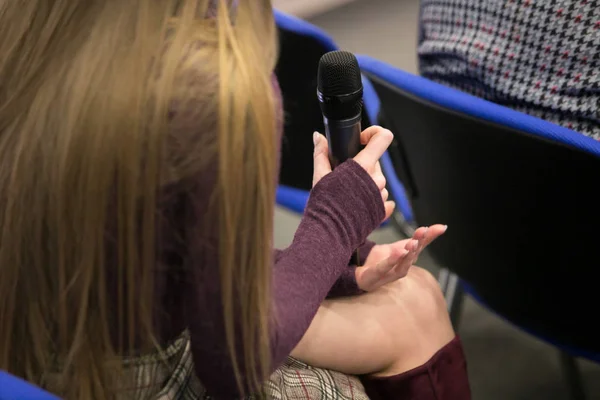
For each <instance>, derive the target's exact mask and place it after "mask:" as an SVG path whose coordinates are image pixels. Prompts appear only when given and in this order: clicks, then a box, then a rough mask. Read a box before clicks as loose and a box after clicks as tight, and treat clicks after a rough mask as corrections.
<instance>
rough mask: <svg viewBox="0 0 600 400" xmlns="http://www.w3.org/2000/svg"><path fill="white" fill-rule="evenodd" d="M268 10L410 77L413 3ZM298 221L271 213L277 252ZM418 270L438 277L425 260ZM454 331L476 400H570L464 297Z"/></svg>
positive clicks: (349, 2) (380, 235)
mask: <svg viewBox="0 0 600 400" xmlns="http://www.w3.org/2000/svg"><path fill="white" fill-rule="evenodd" d="M274 5H275V7H276V8H278V9H279V10H281V11H284V12H287V13H290V14H293V15H296V16H298V17H301V18H304V19H306V20H308V21H310V22H311V23H313V24H315V25H317V26H319V27H321V28H322V29H324V30H325V31H326V32H328V33H329V34H330V35H331V36H332V37H333V38H334V39H335V41H336V42H337V43H338V44H339V45H340V47H341V48H342V49H344V50H348V51H352V52H354V53H358V54H366V55H369V56H372V57H375V58H378V59H380V60H382V61H385V62H387V63H390V64H392V65H394V66H396V67H398V68H401V69H403V70H405V71H408V72H412V73H417V57H416V55H417V54H416V42H417V23H418V10H419V1H418V0H275V1H274ZM298 222H299V217H298V216H297V215H296V214H293V213H291V212H287V211H285V210H281V209H280V210H277V214H276V221H275V225H276V226H275V237H276V239H275V241H276V245H277V247H279V248H282V247H285V246H286V245H287V244H288V243H289V242H290V241H291V240H292V238H293V234H294V232H295V230H296V227H297V225H298ZM443 222H444V221H440V223H443ZM449 229H452V226H449ZM399 239H401V236H400V235H399V234H398V233H397V232H396V231H395V230H394V229H393V228H391V227H390V228H385V229H380V230H378V231H377V232H375V233H374V234H373V236H372V240H374V241H376V242H378V243H389V242H393V241H396V240H399ZM419 264H420V265H421V266H423V267H425V268H428V269H429V270H431V271H432V272H434V273H437V269H438V268H437V266H436V265H435V264H434V263H433V262H432V261H431V259H429V258H428V257H427V255H425V256H423V257H422V258H421V260H420V261H419ZM458 333H459V335H460V336H461V337H462V340H463V342H464V346H465V351H466V353H467V360H468V363H469V364H468V365H469V374H470V378H471V387H472V391H473V398H474V399H475V400H480V399H481V400H513V399H514V400H534V399H544V400H555V399H556V400H558V399H568V398H569V396H568V392H567V389H566V385H565V382H564V375H563V374H562V372H561V368H560V364H559V356H558V352H557V351H556V349H555V348H554V347H551V346H550V345H548V344H546V343H543V342H541V341H539V340H537V339H535V338H533V337H532V336H529V335H528V334H526V333H523V332H522V331H520V330H517V329H516V328H514V327H513V326H511V325H510V324H508V323H506V322H504V321H503V320H501V319H500V318H499V317H497V316H495V315H494V314H492V313H490V312H489V311H487V310H485V309H484V308H482V307H481V306H480V305H478V304H477V303H475V302H474V301H472V300H471V299H470V298H469V297H468V296H467V298H466V301H465V304H464V311H463V316H462V318H461V324H460V329H459V332H458ZM579 362H580V366H581V370H582V373H583V376H584V379H585V385H586V389H587V394H588V396H589V398H590V399H600V366H598V365H596V364H593V363H591V362H587V361H585V360H580V361H579Z"/></svg>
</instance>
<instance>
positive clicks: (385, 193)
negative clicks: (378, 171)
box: [381, 189, 390, 203]
mask: <svg viewBox="0 0 600 400" xmlns="http://www.w3.org/2000/svg"><path fill="white" fill-rule="evenodd" d="M389 197H390V193H389V192H388V190H387V189H383V190H382V191H381V198H382V199H383V202H384V203H385V202H386V201H387V199H388V198H389Z"/></svg>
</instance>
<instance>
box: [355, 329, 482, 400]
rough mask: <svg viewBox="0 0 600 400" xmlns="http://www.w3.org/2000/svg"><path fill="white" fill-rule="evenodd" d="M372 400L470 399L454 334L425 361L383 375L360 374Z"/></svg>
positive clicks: (461, 355)
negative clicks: (451, 338) (412, 366)
mask: <svg viewBox="0 0 600 400" xmlns="http://www.w3.org/2000/svg"><path fill="white" fill-rule="evenodd" d="M361 380H362V382H363V385H364V386H365V389H366V391H367V394H368V395H369V397H370V398H371V399H372V400H392V399H399V400H470V399H471V388H470V386H469V378H468V375H467V361H466V359H465V354H464V351H463V347H462V343H461V341H460V338H459V337H458V336H456V337H455V338H454V339H453V340H452V341H451V342H450V343H448V344H447V345H446V346H444V347H442V348H441V349H440V350H439V351H438V352H437V353H436V354H435V355H434V356H433V357H431V359H430V360H429V361H427V362H426V363H425V364H423V365H421V366H419V367H417V368H415V369H412V370H410V371H407V372H405V373H403V374H399V375H395V376H390V377H386V378H373V377H362V378H361Z"/></svg>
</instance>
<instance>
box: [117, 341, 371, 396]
mask: <svg viewBox="0 0 600 400" xmlns="http://www.w3.org/2000/svg"><path fill="white" fill-rule="evenodd" d="M125 365H126V371H128V375H129V374H131V375H129V376H128V377H127V378H128V379H127V380H128V381H129V382H135V389H132V390H133V391H135V393H132V391H125V392H124V395H125V394H126V396H124V397H123V398H129V399H131V398H132V397H134V398H136V399H153V400H196V399H200V400H209V399H211V397H210V396H209V395H207V394H206V390H205V389H204V387H203V386H202V383H201V382H200V380H199V379H198V378H197V377H196V374H195V372H194V362H193V360H192V353H191V347H190V339H189V335H188V334H187V333H185V334H183V335H182V336H181V337H180V338H179V339H177V340H176V341H175V342H174V343H173V344H171V345H170V346H169V347H168V348H167V349H166V350H165V351H164V352H162V353H161V354H158V353H157V354H152V355H147V356H143V357H138V358H135V359H131V360H127V361H126V362H125ZM265 393H266V395H267V397H268V398H269V399H274V400H295V399H302V400H307V399H314V400H317V399H319V400H346V399H348V400H350V399H353V400H367V399H369V397H368V396H367V395H366V393H365V389H364V387H363V385H362V383H361V381H360V380H359V379H358V378H357V377H355V376H349V375H345V374H342V373H340V372H335V371H330V370H326V369H321V368H313V367H311V366H309V365H307V364H304V363H302V362H300V361H298V360H296V359H294V358H291V357H289V358H288V359H287V360H286V362H285V363H284V364H283V365H282V366H281V367H279V368H278V369H277V370H276V371H275V372H274V373H273V374H272V375H271V377H270V379H269V381H268V382H266V383H265ZM132 395H133V396H132ZM246 399H249V400H250V399H255V397H254V396H248V397H247V398H246Z"/></svg>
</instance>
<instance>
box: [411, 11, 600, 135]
mask: <svg viewBox="0 0 600 400" xmlns="http://www.w3.org/2000/svg"><path fill="white" fill-rule="evenodd" d="M418 52H419V64H420V65H419V68H420V73H421V75H423V76H424V77H426V78H428V79H431V80H433V81H437V82H439V83H442V84H445V85H447V86H451V87H454V88H456V89H459V90H463V91H465V92H468V93H470V94H473V95H475V96H478V97H481V98H484V99H486V100H489V101H492V102H494V103H498V104H501V105H504V106H507V107H510V108H513V109H516V110H518V111H521V112H524V113H526V114H530V115H533V116H536V117H539V118H542V119H545V120H548V121H550V122H553V123H556V124H558V125H562V126H564V127H567V128H569V129H573V130H575V131H578V132H581V133H583V134H585V135H587V136H590V137H592V138H594V139H597V140H600V112H599V108H600V1H599V0H421V31H420V38H419V49H418Z"/></svg>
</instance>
